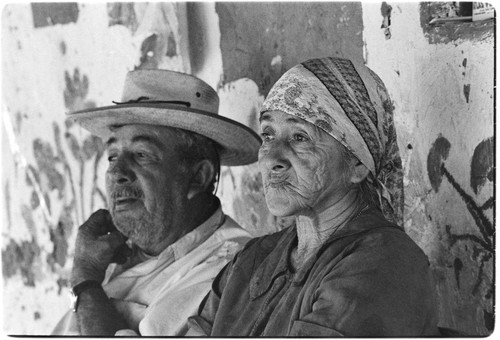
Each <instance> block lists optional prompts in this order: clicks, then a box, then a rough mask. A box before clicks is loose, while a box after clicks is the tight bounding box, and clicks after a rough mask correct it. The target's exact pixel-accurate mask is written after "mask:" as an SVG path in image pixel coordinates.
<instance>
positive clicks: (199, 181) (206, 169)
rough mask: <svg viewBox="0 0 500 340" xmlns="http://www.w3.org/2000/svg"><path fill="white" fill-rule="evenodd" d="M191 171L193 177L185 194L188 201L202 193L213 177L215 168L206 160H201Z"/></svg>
mask: <svg viewBox="0 0 500 340" xmlns="http://www.w3.org/2000/svg"><path fill="white" fill-rule="evenodd" d="M192 170H193V172H192V174H193V175H192V178H191V183H190V187H189V191H188V194H187V198H188V200H190V199H191V198H193V197H194V196H196V195H197V194H199V193H200V192H204V191H205V190H206V189H207V187H208V186H209V185H210V183H211V182H212V179H213V178H214V176H215V167H214V165H213V164H212V162H210V161H209V160H208V159H203V160H201V161H199V162H198V163H196V164H195V165H194V166H193V168H192Z"/></svg>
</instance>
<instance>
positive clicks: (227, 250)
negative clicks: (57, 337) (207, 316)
mask: <svg viewBox="0 0 500 340" xmlns="http://www.w3.org/2000/svg"><path fill="white" fill-rule="evenodd" d="M250 238H251V236H250V234H249V233H248V232H247V231H246V230H244V229H243V228H241V227H240V226H239V225H238V224H237V223H236V222H235V221H234V220H232V219H231V218H230V217H229V216H226V215H224V214H223V212H222V209H221V208H219V209H218V210H217V211H216V212H215V213H214V214H213V215H212V216H211V217H210V218H209V219H208V220H206V221H205V222H204V223H203V224H202V225H200V226H199V227H197V228H196V229H194V230H193V231H191V232H190V233H188V234H186V235H184V236H183V237H181V238H180V239H179V240H177V241H176V242H175V243H173V244H172V245H170V246H169V247H167V248H166V249H165V250H164V251H162V252H161V253H160V254H159V255H158V256H154V257H149V258H146V259H145V261H143V262H141V263H139V264H137V265H135V266H133V267H131V268H129V269H125V270H123V269H122V268H123V267H122V266H120V265H116V264H112V265H110V266H109V267H108V270H107V271H106V277H105V279H104V281H103V289H104V291H105V292H106V294H107V295H108V297H109V298H110V299H111V300H112V302H113V304H114V305H115V307H116V308H117V310H118V312H119V313H120V315H121V316H122V317H123V318H124V319H125V320H126V321H127V324H128V325H129V327H130V330H120V331H118V332H117V335H133V334H135V333H138V334H140V335H143V336H176V335H183V334H184V333H185V331H186V328H187V326H186V322H187V318H188V317H189V316H191V315H193V314H195V313H196V311H197V309H198V306H199V304H200V302H201V300H202V299H203V298H204V297H205V295H206V294H207V293H208V291H209V290H210V287H211V284H212V281H213V279H214V278H215V276H216V275H217V274H218V273H219V271H220V270H221V269H222V268H223V267H224V265H226V263H228V262H229V261H230V260H231V259H232V258H233V257H234V255H235V254H236V253H237V252H238V251H239V250H240V249H241V248H242V247H243V246H244V244H245V243H246V242H247V241H248V240H249V239H250ZM143 256H144V254H143ZM68 325H69V324H68ZM56 328H59V325H58V327H56ZM71 328H72V327H67V329H66V330H64V329H59V330H55V334H64V335H71V334H74V333H73V332H72V329H71Z"/></svg>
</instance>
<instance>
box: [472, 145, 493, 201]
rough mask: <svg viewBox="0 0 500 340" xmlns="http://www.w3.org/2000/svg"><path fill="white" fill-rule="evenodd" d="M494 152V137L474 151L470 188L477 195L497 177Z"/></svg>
mask: <svg viewBox="0 0 500 340" xmlns="http://www.w3.org/2000/svg"><path fill="white" fill-rule="evenodd" d="M493 150H494V144H493V137H490V138H488V139H485V140H483V141H482V142H481V143H479V144H478V145H477V146H476V148H475V149H474V154H473V155H472V161H471V165H470V186H471V188H472V190H473V191H474V193H475V194H476V195H477V193H478V191H479V189H480V188H481V187H483V186H484V185H485V184H486V181H489V182H493V178H494V176H495V168H494V159H493V157H494V153H493ZM487 203H488V202H487ZM493 203H494V202H493V200H491V202H489V204H493ZM485 206H487V204H484V205H483V209H484V207H485ZM488 207H489V206H488Z"/></svg>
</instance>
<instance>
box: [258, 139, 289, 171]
mask: <svg viewBox="0 0 500 340" xmlns="http://www.w3.org/2000/svg"><path fill="white" fill-rule="evenodd" d="M289 152H290V150H289V146H288V145H287V143H286V142H284V141H274V142H273V143H272V144H271V145H267V146H262V147H261V149H260V151H259V166H261V167H264V168H265V169H266V170H271V171H275V172H282V171H286V170H288V169H289V168H290V166H291V164H290V161H289V158H288V154H289Z"/></svg>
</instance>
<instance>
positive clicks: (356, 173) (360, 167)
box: [351, 160, 370, 184]
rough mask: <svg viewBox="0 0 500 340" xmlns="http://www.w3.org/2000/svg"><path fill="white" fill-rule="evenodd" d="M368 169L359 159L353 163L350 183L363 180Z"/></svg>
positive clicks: (368, 171)
mask: <svg viewBox="0 0 500 340" xmlns="http://www.w3.org/2000/svg"><path fill="white" fill-rule="evenodd" d="M369 173H370V170H368V168H367V167H366V166H365V165H364V164H363V163H361V162H360V161H359V160H358V161H357V162H356V163H355V164H354V167H353V169H352V172H351V183H352V184H359V183H361V182H363V180H364V179H365V178H366V176H368V174H369Z"/></svg>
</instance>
